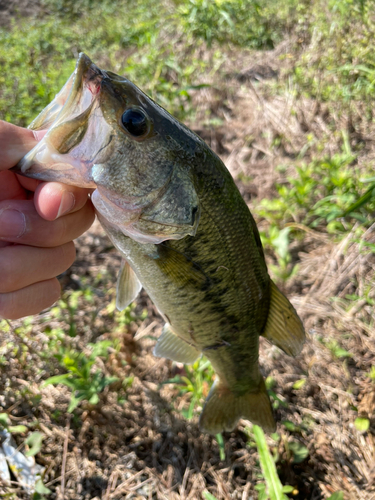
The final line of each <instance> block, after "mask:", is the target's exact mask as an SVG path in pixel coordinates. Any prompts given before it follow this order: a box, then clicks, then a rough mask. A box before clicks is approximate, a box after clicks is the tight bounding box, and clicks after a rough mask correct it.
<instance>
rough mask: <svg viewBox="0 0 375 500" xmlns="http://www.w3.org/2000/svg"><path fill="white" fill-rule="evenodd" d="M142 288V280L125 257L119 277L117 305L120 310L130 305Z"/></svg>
mask: <svg viewBox="0 0 375 500" xmlns="http://www.w3.org/2000/svg"><path fill="white" fill-rule="evenodd" d="M141 289H142V285H141V282H140V281H139V279H138V278H137V276H136V274H135V272H134V271H133V269H132V268H131V267H130V265H129V264H128V262H127V261H126V260H125V259H122V261H121V267H120V271H119V274H118V278H117V296H116V307H117V309H118V310H119V311H122V310H123V309H125V307H128V305H129V304H131V302H133V300H135V299H136V297H137V295H138V294H139V292H140V291H141Z"/></svg>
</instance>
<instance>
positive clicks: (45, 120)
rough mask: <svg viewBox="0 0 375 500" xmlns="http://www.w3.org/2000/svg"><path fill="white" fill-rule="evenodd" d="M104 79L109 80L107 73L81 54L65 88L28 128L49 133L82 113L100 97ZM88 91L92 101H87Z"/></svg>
mask: <svg viewBox="0 0 375 500" xmlns="http://www.w3.org/2000/svg"><path fill="white" fill-rule="evenodd" d="M104 78H108V76H107V75H106V73H105V71H102V70H101V69H100V68H98V67H97V66H96V65H95V64H94V63H93V62H92V61H91V59H90V58H89V57H88V56H87V55H86V54H85V53H84V52H81V53H80V54H79V56H78V59H77V63H76V67H75V70H74V72H73V73H72V74H71V76H70V77H69V78H68V80H67V82H66V84H65V85H64V87H63V88H62V89H61V90H60V92H59V93H58V94H57V95H56V97H55V99H54V100H53V101H52V102H51V103H50V104H49V105H48V106H47V107H46V108H44V109H43V111H42V112H41V113H40V114H39V115H38V116H37V117H36V118H35V119H34V120H33V121H32V122H31V124H30V125H29V126H28V128H29V129H31V130H47V133H48V131H49V130H50V129H51V128H53V127H55V126H57V125H59V124H60V123H62V122H63V121H65V120H68V119H70V118H72V117H73V116H74V115H78V114H80V113H82V112H83V111H85V109H87V108H88V106H89V105H90V104H91V103H92V100H93V99H96V98H97V96H98V95H99V93H100V90H101V83H102V81H103V79H104ZM86 89H88V91H89V93H90V94H91V98H90V99H87V95H86V94H87V93H86V94H85V90H86ZM88 101H90V102H88ZM73 110H74V111H73Z"/></svg>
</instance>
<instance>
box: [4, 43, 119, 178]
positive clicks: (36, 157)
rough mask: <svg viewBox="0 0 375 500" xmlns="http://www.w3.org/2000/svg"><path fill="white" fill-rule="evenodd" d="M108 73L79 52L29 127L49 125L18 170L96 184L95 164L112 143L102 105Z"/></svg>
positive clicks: (39, 175)
mask: <svg viewBox="0 0 375 500" xmlns="http://www.w3.org/2000/svg"><path fill="white" fill-rule="evenodd" d="M107 78H108V76H107V74H106V72H105V71H103V70H101V69H99V68H98V67H97V66H96V65H95V64H94V63H93V62H92V61H91V59H90V58H89V57H88V56H87V55H86V54H84V53H81V54H79V57H78V60H77V64H76V68H75V70H74V72H73V73H72V75H71V76H70V77H69V79H68V80H67V82H66V83H65V85H64V86H63V88H62V89H61V90H60V92H59V93H58V94H57V95H56V96H55V98H54V99H53V101H52V102H51V103H50V104H49V105H48V106H47V107H46V108H44V110H43V111H42V112H41V113H40V114H39V115H38V116H37V117H36V118H35V119H34V120H33V121H32V123H31V124H30V125H29V127H28V128H29V129H31V130H38V131H40V130H43V131H45V130H47V132H46V134H45V136H44V137H43V139H42V140H41V141H40V142H39V143H38V144H37V146H35V148H34V149H32V150H31V151H29V153H27V154H26V155H25V156H24V157H23V158H22V159H21V160H20V162H19V163H18V164H17V165H16V166H15V167H14V168H13V169H12V170H13V171H14V172H16V173H18V174H21V175H22V174H24V175H26V176H27V177H31V178H34V179H39V180H43V181H59V182H64V183H65V184H71V185H75V186H79V187H88V188H95V187H96V184H95V182H94V181H93V179H92V176H91V168H92V166H93V165H94V163H98V162H100V160H101V159H102V158H101V157H102V156H103V151H104V150H105V149H106V148H107V147H108V145H109V144H110V143H111V134H110V127H109V125H108V124H107V123H106V121H105V119H104V117H103V115H102V113H101V109H100V92H101V88H102V81H103V80H104V79H107ZM93 139H94V140H93Z"/></svg>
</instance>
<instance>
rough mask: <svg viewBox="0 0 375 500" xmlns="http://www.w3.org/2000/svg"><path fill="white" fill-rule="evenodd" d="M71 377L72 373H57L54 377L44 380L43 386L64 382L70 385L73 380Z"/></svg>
mask: <svg viewBox="0 0 375 500" xmlns="http://www.w3.org/2000/svg"><path fill="white" fill-rule="evenodd" d="M69 379H71V375H70V373H64V375H55V376H54V377H49V378H47V380H45V381H44V382H43V384H42V387H44V386H45V385H50V384H64V385H67V386H68V387H70V386H71V380H70V381H69Z"/></svg>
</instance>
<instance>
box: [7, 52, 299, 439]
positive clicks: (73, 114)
mask: <svg viewBox="0 0 375 500" xmlns="http://www.w3.org/2000/svg"><path fill="white" fill-rule="evenodd" d="M30 128H31V129H33V130H45V129H47V133H46V134H45V135H44V137H43V139H42V141H41V142H40V143H39V144H38V145H37V146H36V147H35V148H34V149H33V150H32V151H30V152H29V153H28V154H27V155H26V156H25V157H24V158H23V159H22V160H21V161H20V163H19V164H18V165H17V167H16V168H15V171H16V172H17V173H20V174H22V175H26V176H28V177H32V178H35V179H40V180H44V181H51V180H52V181H53V180H59V181H61V182H66V183H68V184H73V185H76V186H81V187H89V188H93V189H94V192H93V194H92V202H93V204H94V206H95V209H96V212H97V215H98V218H99V220H100V222H101V223H102V225H103V227H104V229H105V230H106V232H107V234H108V236H109V237H110V239H111V240H112V242H113V243H114V245H115V246H116V248H117V249H118V250H119V252H120V253H121V255H122V258H123V260H122V264H121V268H120V272H119V278H118V283H117V299H116V304H117V306H118V308H119V309H120V310H122V309H124V308H125V307H126V306H127V305H128V304H129V303H130V302H131V301H132V300H134V299H135V298H136V296H137V294H138V293H139V291H140V289H141V287H142V286H143V287H144V288H145V290H146V291H147V292H148V294H149V296H150V297H151V299H152V300H153V301H154V303H155V305H156V306H157V308H158V309H159V311H160V313H161V315H162V316H163V318H164V319H165V321H166V324H165V325H164V327H163V331H162V335H161V336H160V338H159V339H158V341H157V343H156V346H155V349H154V354H155V355H156V356H164V357H167V358H169V359H172V360H175V361H178V362H183V363H192V362H194V361H195V359H197V357H198V356H200V355H201V354H202V353H203V354H204V355H205V356H207V358H208V359H209V360H210V361H211V363H212V366H213V368H214V370H215V372H216V378H215V382H214V384H213V386H212V388H211V391H210V394H209V395H208V397H207V400H206V403H205V405H204V408H203V411H202V414H201V417H200V427H201V429H202V430H204V431H207V432H210V433H212V434H217V433H218V432H222V431H225V430H227V431H230V430H232V429H234V428H235V426H236V424H237V422H238V420H239V419H240V418H241V417H245V418H247V419H249V420H251V421H252V422H253V423H256V424H259V425H261V426H262V427H263V428H264V429H265V430H266V431H272V430H274V428H275V422H274V418H273V415H272V408H271V404H270V400H269V398H268V394H267V391H266V387H265V384H264V380H263V378H262V376H261V374H260V370H259V364H258V357H259V336H260V335H263V336H264V337H265V338H267V339H268V340H269V341H270V342H272V343H274V344H275V345H277V346H278V347H280V348H281V349H283V350H284V351H285V352H286V353H287V354H289V355H293V356H295V355H296V354H298V353H299V352H300V350H301V349H302V345H303V342H304V339H305V335H304V329H303V325H302V323H301V321H300V319H299V317H298V315H297V313H296V311H295V309H294V308H293V306H292V305H291V304H290V302H289V301H288V299H287V298H286V297H285V296H284V295H283V294H282V293H281V292H280V290H278V288H277V287H276V285H275V284H274V283H273V282H272V281H271V279H270V277H269V275H268V272H267V267H266V263H265V260H264V254H263V249H262V244H261V241H260V237H259V233H258V229H257V227H256V224H255V221H254V219H253V217H252V215H251V213H250V211H249V209H248V207H247V205H246V204H245V202H244V201H243V199H242V197H241V195H240V193H239V191H238V189H237V187H236V185H235V183H234V181H233V179H232V177H231V175H230V173H229V172H228V170H227V169H226V167H225V166H224V164H223V163H222V161H221V160H220V159H219V158H218V157H217V156H216V155H215V153H214V152H213V151H211V149H210V148H209V147H208V146H207V144H205V142H204V141H203V140H202V139H201V138H199V137H198V136H197V135H196V134H194V133H193V132H192V131H191V130H189V129H188V128H187V127H185V126H184V125H182V124H181V123H180V122H178V121H177V120H176V119H175V118H173V117H172V116H171V115H170V114H169V113H168V112H167V111H165V110H164V109H163V108H161V107H160V106H159V105H158V104H156V103H155V102H154V101H152V100H151V99H150V98H149V97H148V96H146V95H145V94H144V93H143V92H142V91H141V90H140V89H139V88H138V87H136V86H135V85H134V84H133V83H131V82H129V80H127V79H126V78H125V77H121V76H118V75H115V74H114V73H111V72H110V71H103V70H101V69H100V68H98V67H97V66H95V65H94V64H93V63H92V61H91V60H90V59H89V58H88V57H87V56H86V55H85V54H81V55H80V57H79V59H78V62H77V66H76V70H75V72H74V73H73V75H72V76H71V77H70V78H69V80H68V82H67V83H66V84H65V86H64V87H63V88H62V90H61V91H60V93H59V94H58V95H57V96H56V98H55V99H54V101H52V103H51V104H50V105H49V106H47V108H46V109H45V110H43V111H42V113H41V114H40V115H39V116H38V117H37V118H36V119H35V120H34V121H33V122H32V124H31V125H30Z"/></svg>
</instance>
